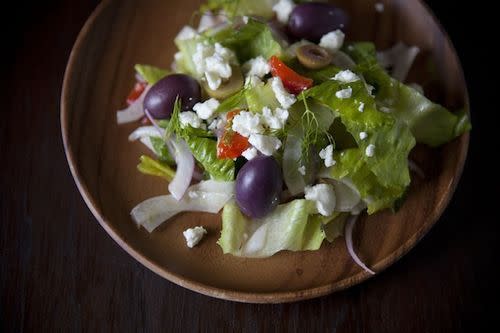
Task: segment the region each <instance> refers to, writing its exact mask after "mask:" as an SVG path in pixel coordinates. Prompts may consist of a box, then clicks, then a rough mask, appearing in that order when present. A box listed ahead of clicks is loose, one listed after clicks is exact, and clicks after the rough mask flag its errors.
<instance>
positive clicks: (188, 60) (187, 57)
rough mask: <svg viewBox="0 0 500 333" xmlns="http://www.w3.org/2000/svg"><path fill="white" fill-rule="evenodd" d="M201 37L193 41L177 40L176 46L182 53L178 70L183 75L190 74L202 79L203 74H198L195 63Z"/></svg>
mask: <svg viewBox="0 0 500 333" xmlns="http://www.w3.org/2000/svg"><path fill="white" fill-rule="evenodd" d="M201 40H202V39H201V38H200V37H198V36H197V37H194V38H191V39H175V40H174V42H175V45H176V46H177V48H178V49H179V52H180V53H181V57H180V59H179V60H177V61H176V65H177V70H178V71H179V72H181V73H185V74H189V75H191V76H193V77H195V78H197V79H200V78H201V76H202V74H203V73H198V71H197V70H196V65H195V63H194V61H193V58H192V57H193V54H194V53H195V52H196V45H197V44H198V43H199V42H200V41H201Z"/></svg>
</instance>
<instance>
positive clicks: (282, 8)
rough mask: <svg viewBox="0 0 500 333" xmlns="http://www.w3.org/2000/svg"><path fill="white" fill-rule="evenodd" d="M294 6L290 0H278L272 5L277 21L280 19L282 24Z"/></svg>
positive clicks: (286, 20)
mask: <svg viewBox="0 0 500 333" xmlns="http://www.w3.org/2000/svg"><path fill="white" fill-rule="evenodd" d="M294 7H295V4H294V3H293V1H292V0H280V1H279V2H278V3H277V4H275V5H274V6H273V12H275V13H276V17H277V18H278V21H280V22H281V23H283V24H286V23H287V22H288V18H289V17H290V14H291V13H292V10H293V8H294Z"/></svg>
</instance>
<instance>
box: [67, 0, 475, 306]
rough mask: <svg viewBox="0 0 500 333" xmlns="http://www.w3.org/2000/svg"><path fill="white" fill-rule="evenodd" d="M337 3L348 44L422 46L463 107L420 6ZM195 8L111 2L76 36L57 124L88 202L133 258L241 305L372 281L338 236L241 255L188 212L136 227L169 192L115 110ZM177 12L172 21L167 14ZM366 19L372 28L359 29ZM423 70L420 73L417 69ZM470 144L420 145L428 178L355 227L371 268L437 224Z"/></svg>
mask: <svg viewBox="0 0 500 333" xmlns="http://www.w3.org/2000/svg"><path fill="white" fill-rule="evenodd" d="M338 3H339V4H340V5H341V6H343V7H344V8H345V9H346V10H347V11H348V12H349V13H351V15H352V21H353V22H352V24H351V26H350V28H349V30H348V31H347V36H352V38H353V40H366V39H374V40H375V42H376V43H377V44H378V45H379V47H384V46H389V45H392V44H394V43H395V42H396V41H403V42H405V43H407V44H411V45H418V46H419V47H420V48H421V49H422V50H423V54H424V57H426V58H427V61H431V62H432V63H433V64H434V66H435V67H436V68H437V69H438V72H437V77H438V78H440V79H441V80H439V81H438V82H433V83H434V85H435V86H438V87H439V88H440V90H439V93H440V94H439V97H440V99H441V100H442V101H445V102H446V105H447V106H455V105H458V106H463V105H465V106H467V105H468V100H467V91H466V88H465V81H464V78H463V73H462V71H461V68H460V64H459V62H458V59H457V57H456V55H455V53H454V50H453V47H452V46H451V44H450V42H449V41H448V39H447V37H446V35H444V31H443V30H442V29H441V28H440V27H439V26H438V24H437V23H436V22H435V20H434V18H433V17H432V15H431V14H429V12H428V11H427V10H426V8H425V7H424V6H422V5H421V3H420V2H419V1H405V2H397V1H388V2H386V4H385V11H384V12H383V13H377V12H376V11H374V10H373V7H374V3H375V2H366V1H354V2H352V1H344V2H342V1H338ZM199 5H200V3H199V2H198V1H186V2H183V3H182V5H181V4H179V3H174V2H165V1H159V0H149V1H141V2H140V3H137V2H135V1H118V0H116V1H106V2H104V3H102V4H101V5H100V6H99V7H98V9H97V10H96V12H95V13H94V14H93V15H92V16H91V18H90V19H89V21H88V22H87V24H86V25H85V26H84V28H83V30H82V32H81V33H80V35H79V37H78V39H77V42H76V44H75V46H74V48H73V51H72V55H71V57H70V60H69V63H68V66H67V70H66V75H65V80H64V85H63V93H62V98H61V107H62V113H61V123H62V132H63V139H64V143H65V148H66V153H67V156H68V161H69V164H70V167H71V171H72V173H73V175H74V177H75V179H76V182H77V185H78V187H79V189H80V192H81V193H82V196H83V197H84V199H85V201H86V203H87V205H88V206H89V208H90V209H91V211H92V213H93V214H94V215H95V216H96V218H97V219H98V221H99V222H100V223H101V225H102V226H103V227H104V229H105V230H106V231H107V232H108V233H109V234H110V235H111V237H112V238H113V239H114V240H115V241H116V242H117V243H118V244H119V245H120V246H122V247H123V248H124V249H125V250H126V251H127V252H128V253H130V254H131V255H132V256H133V257H134V258H136V259H137V260H138V261H140V262H141V263H143V264H144V265H145V266H146V267H148V268H150V269H151V270H153V271H154V272H156V273H157V274H159V275H161V276H163V277H165V278H167V279H169V280H171V281H173V282H175V283H177V284H179V285H181V286H184V287H186V288H189V289H192V290H195V291H198V292H200V293H203V294H206V295H210V296H214V297H218V298H224V299H230V300H238V301H243V302H259V303H260V302H261V303H276V302H288V301H295V300H300V299H307V298H313V297H317V296H321V295H324V294H327V293H330V292H332V291H336V290H340V289H343V288H346V287H349V286H352V285H354V284H357V283H359V282H361V281H363V280H365V279H367V278H368V277H369V275H368V274H366V273H365V272H363V271H361V270H360V269H359V267H357V266H356V265H355V264H354V263H353V262H352V259H351V258H350V256H349V255H348V254H347V251H346V249H345V246H344V244H343V242H342V240H341V239H340V240H339V241H337V242H335V243H334V244H333V245H330V244H323V246H322V247H321V249H320V250H319V251H312V252H301V253H293V252H283V253H279V254H277V255H275V256H273V257H271V258H266V259H244V258H237V257H232V256H229V255H223V254H222V251H221V249H220V248H219V247H218V246H217V244H216V240H217V238H218V237H219V234H220V224H221V223H220V216H217V215H211V214H199V213H185V214H182V215H180V216H178V217H176V218H174V219H171V220H170V221H169V222H168V223H165V224H164V225H162V227H161V228H158V229H157V230H156V231H155V232H153V233H151V234H149V233H147V232H146V231H145V230H143V229H141V230H138V229H137V227H136V226H135V224H134V223H132V221H131V219H130V217H129V212H130V210H131V209H132V208H133V207H134V206H135V205H136V204H137V203H139V202H141V201H143V200H144V199H146V198H149V197H152V196H154V195H160V194H163V193H165V184H163V183H162V182H158V181H157V180H156V179H152V178H151V177H147V176H143V175H140V174H138V173H137V171H136V164H137V159H138V157H139V156H140V155H141V154H142V153H144V152H145V150H144V147H142V146H141V145H140V144H130V143H128V141H127V137H128V134H129V133H130V132H131V131H132V130H133V128H134V127H135V126H137V125H136V124H131V125H127V126H117V125H116V124H115V117H114V114H113V112H112V111H113V110H117V109H119V108H120V106H122V104H123V100H124V96H126V93H127V91H128V90H129V89H130V87H131V86H132V84H133V73H132V68H133V64H134V63H151V64H155V65H158V66H160V67H167V66H168V63H169V62H170V59H172V55H173V53H174V52H175V51H174V45H173V43H172V42H171V41H172V40H173V38H174V37H175V35H176V34H177V32H178V30H179V29H180V27H182V26H183V25H184V24H185V23H186V22H189V18H190V16H191V13H192V12H193V11H194V10H196V9H197V8H198V7H199ZM174 12H175V13H176V14H175V16H172V17H171V19H170V20H169V25H168V26H167V25H165V23H164V20H163V19H162V18H164V17H167V16H168V15H169V14H171V13H174ZM361 18H362V19H363V21H364V22H365V24H366V25H360V24H357V21H358V20H361ZM367 25H368V27H369V26H371V28H367ZM416 32H419V33H416ZM373 33H375V36H372V35H373ZM121 36H127V38H126V39H124V38H122V37H121ZM145 36H147V37H145ZM138 45H141V47H137V46H138ZM425 71H426V69H425V68H423V67H420V68H417V69H416V72H417V73H420V72H425ZM424 88H428V86H426V87H424ZM467 147H468V135H464V136H462V137H460V138H458V139H456V140H454V141H453V142H452V143H450V144H447V145H446V146H444V147H442V148H439V149H436V150H430V149H426V148H424V147H420V149H418V150H417V152H416V153H415V154H414V155H416V157H415V158H416V160H417V161H418V162H419V164H420V165H422V167H423V168H424V171H425V173H426V175H427V178H426V179H424V180H421V179H419V178H418V177H414V181H413V182H412V186H411V189H410V192H409V196H408V198H407V200H406V202H405V205H404V206H403V208H402V209H401V210H400V211H399V212H398V213H397V214H392V213H390V212H383V213H380V214H376V215H374V216H371V217H369V218H366V217H364V218H362V219H361V221H360V223H358V225H357V227H356V230H355V233H356V236H355V238H356V245H357V248H358V251H359V253H360V254H361V256H362V257H363V258H364V260H365V261H366V262H367V263H368V264H369V265H370V266H371V267H373V269H374V270H375V271H378V272H380V271H382V270H384V269H385V268H386V267H387V266H388V265H390V264H392V263H393V262H394V261H396V260H397V259H399V258H400V257H401V256H402V255H403V254H405V253H406V252H407V251H408V250H409V249H411V248H412V247H413V246H414V245H415V243H416V242H417V241H418V240H420V238H422V237H423V235H424V234H425V233H426V232H427V231H428V230H429V228H430V227H431V226H432V225H433V224H434V223H435V222H436V221H437V219H438V218H439V216H440V215H441V213H442V211H443V210H444V208H445V207H446V205H447V203H448V201H449V199H450V197H451V195H452V194H453V191H454V188H455V186H456V184H457V182H458V179H459V177H460V174H461V170H462V167H463V163H464V160H465V156H466V153H467ZM196 225H204V226H207V229H208V231H209V234H208V237H206V238H205V239H204V241H203V242H202V243H201V244H200V245H199V246H197V247H196V248H195V249H189V248H187V247H186V246H184V239H183V237H181V235H182V231H183V230H185V229H186V228H188V227H193V226H196Z"/></svg>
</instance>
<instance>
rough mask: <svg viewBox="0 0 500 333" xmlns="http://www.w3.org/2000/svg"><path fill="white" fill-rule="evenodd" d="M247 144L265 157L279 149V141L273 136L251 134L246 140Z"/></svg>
mask: <svg viewBox="0 0 500 333" xmlns="http://www.w3.org/2000/svg"><path fill="white" fill-rule="evenodd" d="M248 142H249V143H250V144H251V145H252V146H254V147H255V148H257V150H258V151H260V152H261V153H262V154H264V155H266V156H271V155H272V154H273V153H274V152H275V151H276V150H278V149H280V148H281V141H280V139H278V138H276V137H274V136H268V135H262V134H252V135H250V137H249V138H248Z"/></svg>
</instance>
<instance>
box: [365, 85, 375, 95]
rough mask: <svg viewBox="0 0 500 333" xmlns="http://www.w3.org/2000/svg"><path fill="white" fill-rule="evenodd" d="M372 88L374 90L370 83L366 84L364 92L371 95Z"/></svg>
mask: <svg viewBox="0 0 500 333" xmlns="http://www.w3.org/2000/svg"><path fill="white" fill-rule="evenodd" d="M373 90H375V87H374V86H372V85H371V84H367V85H366V92H367V93H368V94H369V95H370V96H373Z"/></svg>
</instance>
